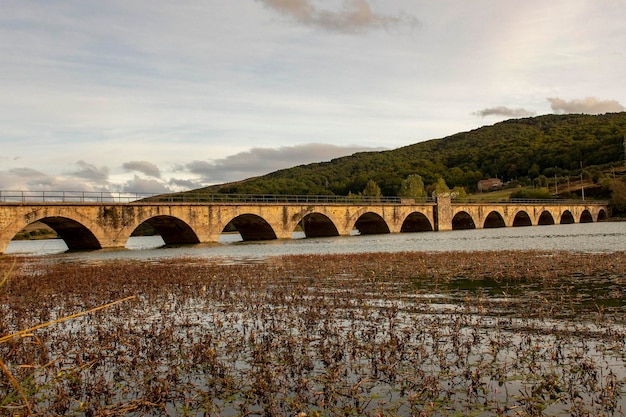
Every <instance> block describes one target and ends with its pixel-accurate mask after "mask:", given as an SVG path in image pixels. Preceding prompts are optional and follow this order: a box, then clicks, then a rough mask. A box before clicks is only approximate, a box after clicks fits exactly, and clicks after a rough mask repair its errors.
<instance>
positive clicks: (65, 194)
mask: <svg viewBox="0 0 626 417" xmlns="http://www.w3.org/2000/svg"><path fill="white" fill-rule="evenodd" d="M0 202H1V203H133V202H137V203H139V202H141V203H251V204H273V203H295V204H333V203H334V204H396V205H399V204H427V203H434V200H433V199H432V198H430V197H428V198H426V197H425V198H419V199H408V198H403V197H373V196H358V195H349V196H341V195H287V194H286V195H282V194H206V193H194V192H186V193H176V194H151V193H126V192H94V191H0ZM452 203H453V204H515V205H524V204H533V205H579V204H585V205H607V204H608V201H605V200H560V199H474V198H471V197H468V198H461V199H453V200H452Z"/></svg>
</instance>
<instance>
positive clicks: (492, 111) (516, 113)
mask: <svg viewBox="0 0 626 417" xmlns="http://www.w3.org/2000/svg"><path fill="white" fill-rule="evenodd" d="M472 114H473V115H475V116H480V117H487V116H505V117H530V116H534V115H535V114H536V113H535V112H533V111H530V110H526V109H521V108H519V109H511V108H509V107H504V106H498V107H489V108H486V109H482V110H478V111H475V112H474V113H472Z"/></svg>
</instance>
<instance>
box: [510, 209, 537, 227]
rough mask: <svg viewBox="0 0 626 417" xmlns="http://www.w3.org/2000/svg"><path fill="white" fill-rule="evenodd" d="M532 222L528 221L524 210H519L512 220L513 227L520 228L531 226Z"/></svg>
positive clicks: (528, 218)
mask: <svg viewBox="0 0 626 417" xmlns="http://www.w3.org/2000/svg"><path fill="white" fill-rule="evenodd" d="M532 225H533V222H532V220H531V219H530V216H529V215H528V213H526V212H525V211H524V210H520V211H518V212H517V213H515V217H514V218H513V227H521V226H532Z"/></svg>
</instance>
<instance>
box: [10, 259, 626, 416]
mask: <svg viewBox="0 0 626 417" xmlns="http://www.w3.org/2000/svg"><path fill="white" fill-rule="evenodd" d="M14 263H15V264H14ZM13 264H14V267H13V270H12V271H11V273H10V278H9V282H8V283H6V284H5V285H4V286H3V287H2V288H0V306H1V308H2V311H1V312H0V313H1V314H0V317H2V319H1V320H0V334H2V335H6V334H9V333H13V332H16V331H19V330H21V329H26V328H29V327H32V326H34V325H37V324H40V323H42V322H45V321H48V320H55V319H58V318H60V317H64V316H68V315H70V314H73V313H76V312H79V311H84V310H88V309H90V308H93V307H97V306H99V305H102V304H105V303H108V302H112V301H115V300H119V299H123V298H126V297H129V296H134V297H135V298H134V299H132V300H130V301H126V302H124V303H121V304H117V305H115V306H113V307H111V308H109V309H106V310H102V311H99V312H97V313H94V314H90V315H87V316H84V317H80V318H77V319H74V320H70V321H67V322H63V323H58V324H54V325H52V326H49V327H46V328H44V329H41V330H38V331H36V332H33V333H32V334H30V335H27V336H24V337H22V338H17V339H12V340H11V341H9V342H6V343H2V344H0V358H2V361H3V362H4V363H5V364H7V367H8V369H9V370H10V372H11V374H12V375H13V376H14V377H15V380H16V381H18V382H19V384H20V387H21V390H22V391H23V392H24V393H25V397H26V398H27V399H28V401H29V406H30V407H31V408H32V409H33V411H36V412H39V413H41V414H46V413H51V412H52V413H57V414H66V413H72V412H74V413H78V414H81V413H82V414H83V415H90V414H91V415H96V414H97V415H120V414H124V415H144V414H150V415H168V414H169V415H181V414H185V413H187V415H239V414H243V413H244V412H247V413H250V414H252V415H296V414H297V413H300V412H303V413H306V414H307V415H338V414H341V415H345V414H355V415H356V414H358V415H378V414H383V415H403V416H409V415H428V416H433V415H458V414H470V413H478V412H482V413H483V414H482V415H493V416H497V415H540V414H541V413H542V412H545V413H547V414H550V415H559V414H560V413H562V414H563V415H571V414H577V415H587V414H589V415H615V416H620V415H621V416H623V415H624V411H623V410H625V409H626V401H625V396H626V392H625V391H624V383H625V382H626V371H625V370H626V357H625V356H624V352H625V351H626V347H625V345H624V340H625V337H626V328H625V326H626V293H625V291H626V278H625V277H626V253H624V252H615V253H603V254H593V253H592V254H589V253H571V252H539V251H494V252H445V253H442V252H438V253H425V252H404V253H361V254H341V255H298V256H280V257H274V258H269V259H267V260H263V261H257V262H249V263H246V264H226V265H224V264H220V263H217V262H213V261H210V260H206V259H197V258H184V259H166V260H162V261H155V260H149V261H101V262H94V263H91V264H89V263H86V264H75V263H71V264H67V263H50V262H49V261H47V260H46V259H45V258H42V257H37V258H29V257H16V258H12V257H8V256H7V257H2V258H0V271H2V272H4V271H8V270H9V268H10V267H11V265H13ZM3 275H4V274H0V276H3ZM2 397H4V398H5V400H4V401H3V402H0V407H2V409H3V410H5V411H6V410H16V411H18V412H23V411H24V410H25V408H24V407H25V400H24V398H23V397H22V396H21V395H20V393H19V390H17V389H16V388H15V384H14V383H11V381H10V380H9V378H8V376H7V374H6V372H5V373H3V374H2V379H0V398H2ZM11 407H15V408H11ZM455 413H456V414H455Z"/></svg>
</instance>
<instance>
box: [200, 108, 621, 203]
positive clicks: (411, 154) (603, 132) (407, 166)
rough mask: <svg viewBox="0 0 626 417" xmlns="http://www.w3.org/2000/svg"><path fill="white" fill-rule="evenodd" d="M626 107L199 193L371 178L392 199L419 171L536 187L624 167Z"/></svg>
mask: <svg viewBox="0 0 626 417" xmlns="http://www.w3.org/2000/svg"><path fill="white" fill-rule="evenodd" d="M625 135H626V112H622V113H610V114H604V115H580V114H568V115H546V116H539V117H532V118H525V119H513V120H508V121H504V122H501V123H497V124H495V125H492V126H485V127H481V128H479V129H475V130H472V131H469V132H463V133H457V134H455V135H452V136H448V137H446V138H443V139H434V140H430V141H426V142H420V143H416V144H414V145H410V146H405V147H402V148H398V149H394V150H390V151H383V152H364V153H357V154H354V155H351V156H346V157H343V158H337V159H333V160H331V161H329V162H320V163H314V164H308V165H301V166H296V167H293V168H289V169H283V170H280V171H276V172H272V173H270V174H267V175H264V176H260V177H255V178H250V179H247V180H243V181H239V182H236V183H228V184H221V185H214V186H210V187H206V188H202V189H199V190H194V191H193V192H194V193H198V192H200V193H204V192H207V193H227V194H232V193H243V194H257V193H263V194H335V195H348V193H353V194H357V193H359V192H361V191H363V190H364V188H365V185H366V184H367V182H368V181H369V180H373V181H375V182H376V183H377V184H378V185H379V186H380V188H381V191H382V194H383V195H385V196H395V195H397V194H398V191H399V189H400V185H401V182H402V180H404V179H406V178H407V176H409V175H411V174H418V175H420V176H421V177H422V178H423V180H424V183H425V184H426V185H427V186H428V185H430V184H434V183H436V182H437V180H438V179H439V178H443V179H445V181H446V183H447V185H448V186H449V187H450V188H453V187H464V188H465V189H466V191H467V192H474V191H475V190H476V184H477V182H478V180H481V179H486V178H491V177H498V178H500V179H502V180H503V181H504V182H506V181H517V182H518V183H520V184H522V185H525V184H533V183H534V182H536V181H537V180H542V179H543V180H544V181H545V179H546V178H554V176H555V174H556V175H557V176H558V177H560V178H565V177H573V176H578V175H580V173H581V162H582V165H583V167H584V169H585V171H584V173H585V176H586V177H589V178H590V179H591V178H592V177H593V178H594V179H595V180H596V181H597V179H598V178H597V177H599V176H601V175H602V174H601V172H602V171H603V170H608V169H610V168H613V167H622V166H623V165H624V137H625Z"/></svg>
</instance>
